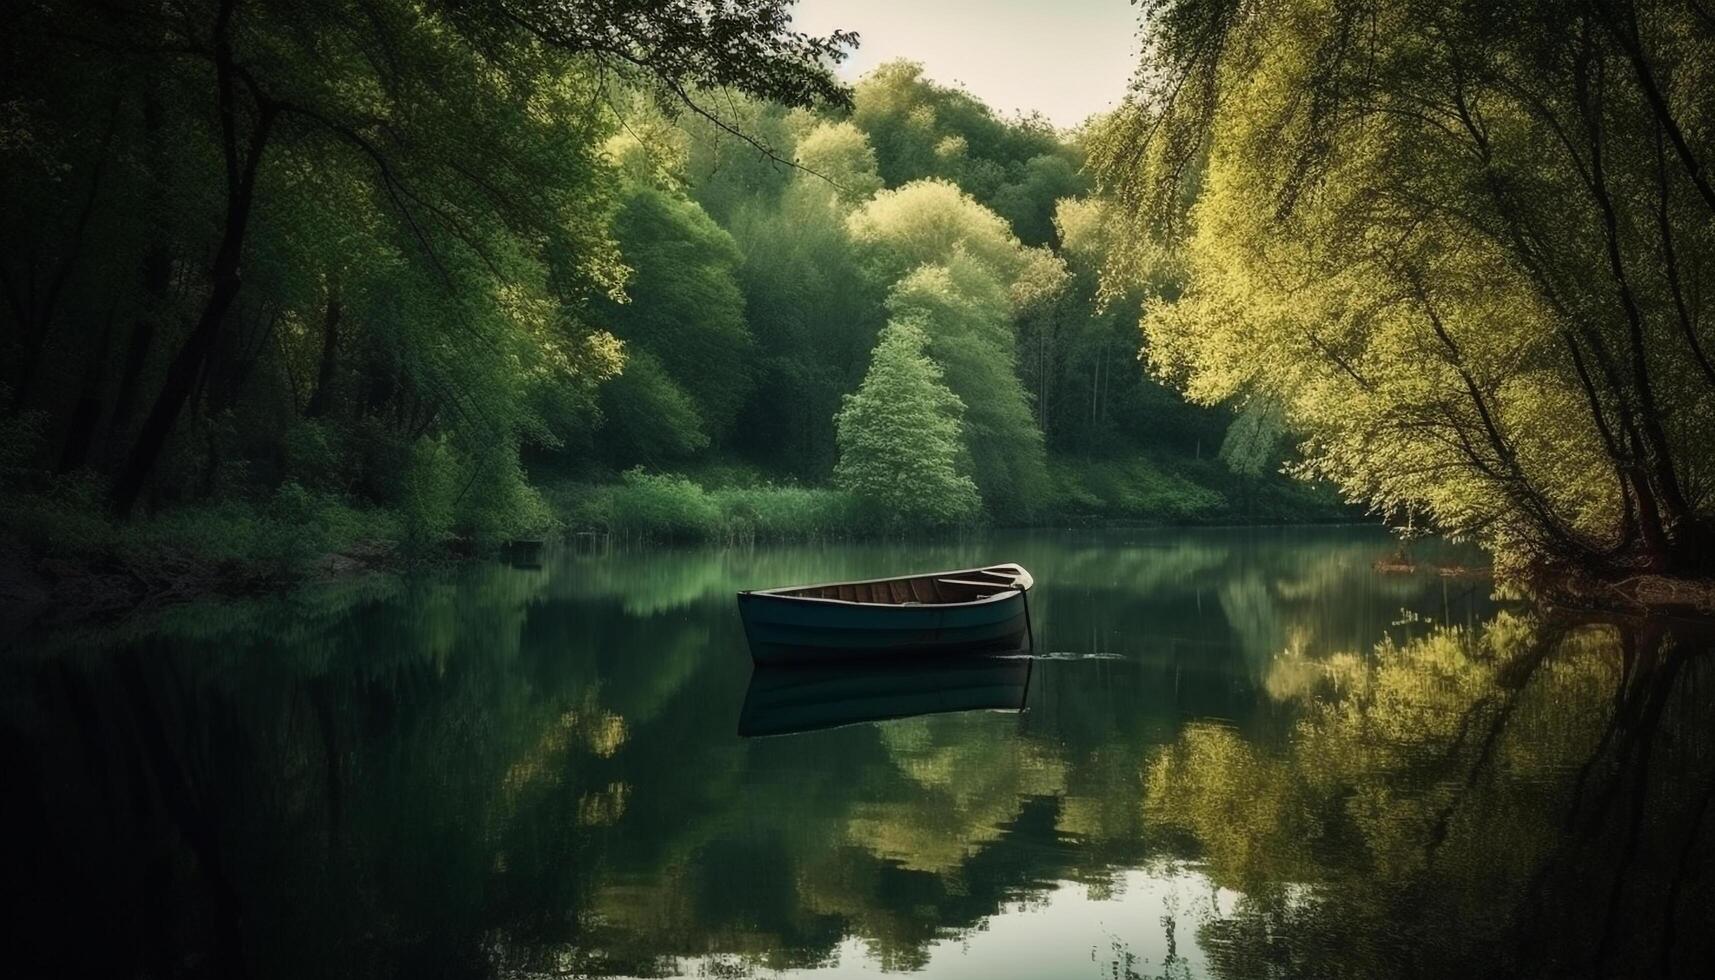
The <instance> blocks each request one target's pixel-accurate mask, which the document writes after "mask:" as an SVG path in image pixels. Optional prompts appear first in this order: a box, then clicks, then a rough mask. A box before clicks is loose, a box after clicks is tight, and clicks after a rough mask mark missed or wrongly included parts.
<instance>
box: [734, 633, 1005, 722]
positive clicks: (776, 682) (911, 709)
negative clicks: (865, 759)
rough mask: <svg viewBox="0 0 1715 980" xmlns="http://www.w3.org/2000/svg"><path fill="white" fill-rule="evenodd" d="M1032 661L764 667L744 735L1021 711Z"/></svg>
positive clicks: (756, 675)
mask: <svg viewBox="0 0 1715 980" xmlns="http://www.w3.org/2000/svg"><path fill="white" fill-rule="evenodd" d="M1030 670H1031V660H1030V658H1029V657H1028V656H1026V655H1024V654H1023V653H1014V654H1009V655H1008V654H1002V655H995V654H990V655H985V656H970V655H966V656H963V657H934V658H921V659H913V660H890V661H879V662H872V663H846V664H841V665H837V666H834V665H829V666H814V665H782V666H772V665H758V666H757V667H756V669H755V670H753V671H752V672H751V675H750V687H749V688H748V689H747V690H746V691H745V695H744V707H743V708H742V709H741V710H740V712H739V719H738V733H739V735H741V736H744V737H747V738H748V737H751V736H756V735H788V734H792V733H795V732H808V731H815V730H817V729H822V728H835V727H838V726H841V725H854V724H858V723H861V722H867V721H883V720H886V719H889V718H909V717H912V716H915V715H928V714H940V713H943V712H950V711H979V710H991V711H1023V710H1024V698H1025V695H1026V693H1027V692H1028V690H1029V687H1030Z"/></svg>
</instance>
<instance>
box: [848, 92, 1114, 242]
mask: <svg viewBox="0 0 1715 980" xmlns="http://www.w3.org/2000/svg"><path fill="white" fill-rule="evenodd" d="M852 122H853V123H854V124H855V125H856V126H857V127H858V128H859V129H861V130H863V131H864V132H865V133H866V134H868V136H869V139H870V142H871V143H872V144H873V145H874V147H875V152H876V160H877V163H878V166H879V170H880V174H881V176H882V178H883V179H884V180H886V182H887V186H889V187H901V186H903V185H905V184H908V183H911V182H912V181H916V180H923V179H926V178H939V179H943V180H947V181H951V182H953V183H955V184H957V185H958V186H959V187H960V188H962V189H963V190H965V191H966V192H967V193H969V194H971V195H972V196H973V197H975V198H976V199H977V200H978V201H980V202H982V203H983V204H984V205H985V206H987V207H989V208H992V209H993V210H994V211H996V212H997V213H999V214H1000V215H1002V216H1003V217H1004V218H1005V219H1006V220H1007V221H1008V222H1010V223H1011V229H1012V231H1013V232H1014V233H1015V234H1017V235H1018V237H1019V238H1021V239H1023V240H1024V241H1025V242H1026V243H1028V244H1031V245H1043V244H1048V243H1050V242H1052V241H1053V240H1054V225H1053V218H1054V202H1056V201H1057V200H1059V199H1060V198H1062V197H1066V196H1069V195H1073V194H1078V193H1081V192H1083V191H1084V190H1085V189H1086V181H1085V179H1084V177H1083V176H1082V174H1081V173H1080V170H1081V167H1082V164H1083V157H1082V155H1081V153H1080V152H1079V150H1078V148H1077V147H1076V145H1074V144H1071V143H1068V142H1066V141H1063V140H1061V139H1060V138H1059V136H1058V135H1057V134H1056V133H1055V130H1054V127H1053V125H1052V124H1051V123H1049V122H1048V121H1047V120H1045V119H1043V118H1041V117H1040V116H1027V117H1023V118H1018V119H1014V120H1011V121H1006V120H1002V119H1000V118H998V117H996V116H995V114H994V111H993V110H992V109H990V108H989V107H988V106H986V105H984V104H983V103H982V102H981V101H980V100H978V99H976V98H975V97H973V96H972V95H971V94H970V93H968V92H964V91H961V90H959V89H956V88H946V87H943V86H940V85H936V84H935V83H934V82H932V81H930V80H929V79H928V78H926V77H925V76H924V74H923V66H922V65H921V64H919V63H917V62H914V61H890V62H887V63H886V64H883V65H881V66H879V67H877V68H876V69H875V70H874V71H872V72H870V73H869V74H868V75H866V76H864V79H863V80H862V81H861V82H859V83H858V86H857V89H856V92H855V93H854V97H853V110H852Z"/></svg>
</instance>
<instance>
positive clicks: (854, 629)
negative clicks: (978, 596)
mask: <svg viewBox="0 0 1715 980" xmlns="http://www.w3.org/2000/svg"><path fill="white" fill-rule="evenodd" d="M1026 601H1027V600H1026V597H1025V593H1023V592H1011V593H1009V594H1007V595H1004V596H997V597H995V598H994V599H991V600H988V601H985V602H980V603H968V604H959V605H946V606H936V605H898V606H886V605H877V604H868V603H842V602H831V601H825V600H814V599H809V600H806V599H799V598H794V597H789V596H778V595H769V594H767V593H741V594H740V595H739V597H738V608H739V615H740V617H741V618H742V619H743V620H744V631H745V636H746V638H747V639H749V641H750V655H751V658H752V659H753V660H754V661H755V662H756V663H758V664H783V663H831V662H836V661H841V660H869V659H880V658H888V657H909V656H944V655H947V654H954V653H966V652H989V651H994V650H1016V649H1020V648H1022V647H1026V646H1028V645H1029V644H1030V615H1029V611H1028V609H1027V608H1026V605H1025V603H1026Z"/></svg>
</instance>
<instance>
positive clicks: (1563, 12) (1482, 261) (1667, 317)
mask: <svg viewBox="0 0 1715 980" xmlns="http://www.w3.org/2000/svg"><path fill="white" fill-rule="evenodd" d="M1151 7H1152V9H1151V14H1150V18H1149V22H1150V24H1151V28H1150V33H1149V36H1148V39H1147V40H1148V44H1147V46H1146V65H1145V67H1146V69H1147V70H1146V71H1144V72H1142V73H1140V75H1139V78H1140V81H1139V83H1138V86H1137V89H1136V90H1135V92H1134V94H1133V97H1132V98H1131V100H1130V101H1128V103H1127V104H1126V106H1125V107H1124V108H1123V109H1122V110H1120V111H1119V112H1117V113H1116V114H1115V115H1114V116H1113V117H1112V118H1111V119H1109V120H1107V121H1106V123H1104V124H1103V126H1102V127H1100V130H1099V132H1098V133H1096V134H1095V136H1094V138H1093V140H1092V145H1093V147H1094V154H1095V158H1096V162H1097V169H1098V170H1099V172H1100V173H1101V174H1102V175H1103V177H1104V179H1105V183H1106V186H1107V189H1108V190H1109V192H1110V193H1111V194H1112V196H1113V197H1114V198H1115V199H1116V201H1117V202H1118V203H1119V204H1120V205H1121V206H1122V210H1123V212H1124V213H1125V214H1126V215H1127V216H1128V217H1129V220H1130V224H1131V229H1132V231H1133V232H1134V234H1133V235H1132V236H1131V243H1130V245H1129V247H1127V248H1123V249H1121V251H1120V253H1119V255H1118V257H1117V259H1116V261H1115V262H1114V263H1113V264H1112V265H1111V266H1110V269H1109V272H1110V274H1111V275H1114V276H1116V277H1121V278H1124V277H1135V276H1139V275H1142V274H1143V273H1144V272H1145V268H1144V267H1145V265H1146V264H1147V262H1148V260H1149V258H1150V256H1149V254H1148V251H1147V249H1148V246H1147V244H1145V243H1147V242H1159V241H1161V240H1162V239H1163V237H1164V235H1165V236H1166V237H1167V238H1168V240H1170V241H1173V242H1176V243H1181V244H1182V245H1183V248H1184V256H1185V261H1186V265H1187V270H1188V279H1189V281H1188V283H1187V285H1186V289H1185V292H1184V294H1183V296H1181V297H1179V299H1178V301H1177V302H1171V303H1169V302H1160V301H1158V302H1156V303H1154V304H1152V305H1151V307H1150V308H1149V309H1148V310H1147V312H1146V314H1145V317H1144V327H1145V332H1146V333H1147V335H1148V341H1149V357H1150V361H1151V364H1152V365H1153V367H1154V368H1155V369H1156V370H1157V371H1159V372H1160V373H1162V374H1163V375H1166V376H1168V377H1171V378H1174V379H1176V380H1177V381H1179V382H1180V383H1181V384H1182V385H1183V386H1184V388H1185V390H1186V391H1187V392H1188V393H1189V394H1190V395H1191V396H1192V397H1193V398H1195V399H1197V400H1199V401H1204V402H1211V403H1212V402H1218V401H1222V400H1226V399H1232V398H1245V397H1248V396H1253V395H1266V396H1269V397H1271V398H1274V399H1277V400H1278V402H1279V404H1280V406H1281V408H1282V411H1283V412H1284V415H1285V418H1286V419H1287V420H1288V422H1289V423H1290V424H1291V425H1292V426H1293V427H1294V428H1295V429H1297V430H1298V431H1299V432H1300V433H1302V434H1303V436H1304V437H1305V449H1306V450H1307V453H1308V457H1309V463H1308V465H1307V467H1306V469H1307V471H1309V472H1311V473H1314V474H1317V475H1321V476H1326V477H1329V478H1331V479H1333V480H1335V481H1336V482H1338V483H1339V484H1340V485H1341V486H1342V487H1344V488H1345V490H1346V491H1347V492H1348V493H1349V494H1350V495H1351V496H1353V497H1355V498H1361V499H1363V500H1366V501H1368V502H1370V503H1371V504H1373V505H1374V506H1375V507H1377V508H1378V509H1381V510H1384V511H1398V510H1406V509H1411V510H1421V511H1423V512H1425V513H1427V514H1429V515H1430V516H1432V517H1433V519H1434V520H1435V521H1436V522H1438V523H1439V524H1440V525H1441V527H1443V528H1444V529H1446V530H1449V531H1453V532H1457V533H1462V534H1471V535H1477V536H1480V537H1482V538H1483V539H1485V540H1486V541H1488V542H1489V543H1491V544H1493V545H1495V546H1496V547H1497V548H1498V549H1499V552H1500V555H1501V557H1502V558H1503V560H1506V561H1508V562H1510V563H1512V564H1513V565H1514V566H1515V567H1516V566H1519V565H1522V564H1525V563H1543V562H1548V563H1568V564H1575V565H1577V566H1579V567H1581V568H1586V569H1593V570H1596V571H1599V572H1604V573H1607V574H1612V575H1623V574H1631V573H1634V572H1636V571H1638V570H1649V571H1658V572H1667V573H1674V574H1693V575H1696V574H1707V573H1708V572H1709V571H1710V570H1711V567H1712V566H1711V557H1710V556H1711V555H1712V554H1715V550H1712V549H1711V548H1710V547H1709V542H1710V540H1711V528H1712V526H1715V512H1712V510H1711V503H1710V498H1709V497H1708V495H1707V494H1706V493H1704V492H1703V491H1702V490H1701V489H1700V488H1701V487H1702V486H1703V484H1704V483H1705V482H1706V480H1707V474H1708V472H1709V467H1710V466H1711V464H1712V462H1715V459H1712V456H1711V447H1712V446H1715V439H1712V438H1711V436H1712V433H1715V368H1712V367H1711V361H1710V358H1709V356H1708V351H1709V350H1710V348H1711V345H1712V344H1715V337H1712V336H1711V334H1710V330H1711V328H1710V326H1709V324H1710V319H1711V318H1710V317H1709V316H1708V313H1707V310H1706V308H1705V307H1706V304H1707V302H1708V300H1707V297H1708V296H1710V295H1712V294H1715V293H1712V287H1715V234H1712V229H1715V221H1712V217H1715V192H1712V191H1711V188H1710V182H1709V178H1708V176H1707V172H1706V169H1705V168H1706V167H1707V165H1708V161H1709V160H1710V159H1712V158H1715V137H1712V136H1711V134H1712V133H1715V128H1712V127H1711V125H1710V123H1711V120H1712V119H1715V103H1712V102H1711V100H1710V99H1709V98H1708V97H1707V92H1708V91H1709V86H1710V82H1711V77H1710V76H1711V66H1715V27H1712V26H1711V24H1710V23H1709V21H1708V20H1707V18H1706V17H1704V16H1700V15H1699V13H1698V12H1697V10H1698V8H1695V7H1694V6H1693V5H1685V4H1679V3H1667V2H1641V0H1639V2H1633V0H1588V2H1579V3H1573V4H1567V5H1526V4H1488V3H1464V2H1432V3H1417V4H1406V5H1387V6H1376V5H1374V4H1368V3H1360V2H1355V0H1296V2H1290V3H1284V4H1270V5H1263V4H1252V3H1241V2H1201V0H1163V2H1158V3H1155V4H1152V5H1151ZM1193 197H1194V200H1195V203H1194V205H1193V206H1191V207H1190V208H1189V211H1188V212H1187V211H1186V210H1185V209H1184V202H1185V201H1186V200H1187V199H1189V198H1193Z"/></svg>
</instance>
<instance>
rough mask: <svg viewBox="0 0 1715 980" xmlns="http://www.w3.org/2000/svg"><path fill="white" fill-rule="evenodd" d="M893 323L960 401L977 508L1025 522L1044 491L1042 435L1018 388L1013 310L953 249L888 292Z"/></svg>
mask: <svg viewBox="0 0 1715 980" xmlns="http://www.w3.org/2000/svg"><path fill="white" fill-rule="evenodd" d="M887 308H888V311H889V313H890V314H891V315H892V316H893V317H894V318H895V319H903V320H908V321H910V322H912V323H915V324H918V325H919V326H920V327H921V329H922V330H923V332H924V334H925V335H926V336H927V337H928V341H929V346H928V351H929V355H930V356H931V357H933V358H934V359H935V362H936V363H937V364H939V365H940V366H941V367H942V368H943V370H944V371H945V373H946V378H947V386H948V387H949V388H951V389H952V391H953V393H954V394H956V395H957V396H958V397H959V399H960V400H961V401H962V402H963V403H964V405H965V408H966V412H965V426H964V443H965V447H966V451H967V452H968V454H969V458H970V461H971V475H972V477H973V478H974V479H975V480H976V485H977V488H978V490H979V491H981V493H982V499H983V504H984V505H985V506H986V507H987V508H988V509H989V511H990V512H991V513H992V514H994V515H995V516H996V517H998V518H1000V519H1002V520H1009V521H1016V520H1021V519H1025V518H1027V517H1028V516H1029V515H1030V513H1031V511H1032V510H1034V509H1035V507H1036V506H1037V505H1039V504H1040V503H1041V501H1042V499H1043V497H1044V496H1045V495H1046V493H1047V489H1048V470H1047V464H1046V459H1045V456H1044V453H1043V448H1042V431H1041V430H1040V429H1038V428H1037V426H1036V419H1035V418H1034V417H1032V415H1031V413H1030V399H1029V396H1028V395H1027V394H1026V393H1025V391H1024V386H1023V385H1022V384H1020V383H1019V380H1018V372H1017V363H1016V362H1017V356H1016V352H1015V347H1014V338H1013V330H1012V309H1011V304H1010V301H1009V298H1008V295H1007V292H1006V290H1005V288H1004V287H1003V286H1002V285H1001V283H999V282H997V281H996V280H995V279H994V278H993V277H992V276H991V275H990V274H989V272H988V270H987V269H986V268H985V267H984V266H983V265H982V264H981V263H979V262H977V261H975V260H973V259H971V258H970V257H968V256H966V255H965V254H963V253H962V252H958V251H955V253H954V254H953V256H952V257H951V258H950V259H949V260H948V261H947V262H946V264H944V265H921V266H918V267H917V269H916V270H915V271H913V272H912V273H910V274H909V275H907V276H906V277H905V278H904V279H901V280H900V281H899V282H898V283H897V284H896V285H895V286H894V287H893V291H892V292H891V293H889V294H888V298H887Z"/></svg>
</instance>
